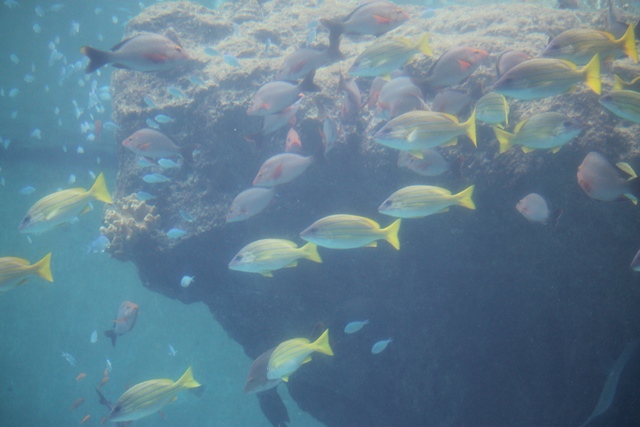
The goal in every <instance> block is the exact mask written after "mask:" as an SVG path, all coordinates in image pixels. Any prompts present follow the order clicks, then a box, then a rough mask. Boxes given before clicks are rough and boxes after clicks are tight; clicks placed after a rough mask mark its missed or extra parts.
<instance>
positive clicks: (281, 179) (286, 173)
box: [253, 153, 314, 187]
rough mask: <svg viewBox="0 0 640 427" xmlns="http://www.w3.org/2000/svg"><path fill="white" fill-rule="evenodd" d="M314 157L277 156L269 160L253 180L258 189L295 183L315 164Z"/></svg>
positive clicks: (288, 154) (290, 154) (284, 154)
mask: <svg viewBox="0 0 640 427" xmlns="http://www.w3.org/2000/svg"><path fill="white" fill-rule="evenodd" d="M313 161H314V158H313V156H309V157H304V156H301V155H299V154H294V153H283V154H276V155H275V156H273V157H270V158H269V159H267V160H266V161H265V162H264V163H263V164H262V167H261V168H260V171H258V175H256V178H255V179H254V180H253V185H255V186H256V187H275V186H276V185H281V184H286V183H288V182H291V181H293V180H294V179H296V178H297V177H299V176H300V175H302V174H303V173H304V171H306V170H307V168H308V167H309V166H311V163H313Z"/></svg>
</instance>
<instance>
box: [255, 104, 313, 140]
mask: <svg viewBox="0 0 640 427" xmlns="http://www.w3.org/2000/svg"><path fill="white" fill-rule="evenodd" d="M301 102H302V99H299V100H298V101H296V102H294V103H293V104H291V105H290V106H288V107H287V108H285V109H284V110H282V111H280V112H278V113H275V114H269V115H267V116H264V118H263V121H262V129H260V131H259V132H256V133H252V134H250V135H247V136H245V137H244V139H245V140H247V141H249V142H253V143H255V144H256V145H260V144H262V142H263V140H264V137H265V135H268V134H270V133H273V132H275V131H277V130H279V129H280V128H282V127H283V126H285V125H286V124H289V125H290V126H293V125H295V124H296V114H297V113H298V109H299V108H300V103H301Z"/></svg>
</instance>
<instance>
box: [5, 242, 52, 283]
mask: <svg viewBox="0 0 640 427" xmlns="http://www.w3.org/2000/svg"><path fill="white" fill-rule="evenodd" d="M50 263H51V252H49V253H48V254H47V255H45V256H44V258H42V259H41V260H40V261H38V262H36V263H35V264H33V265H29V261H27V260H26V259H22V258H14V257H4V258H0V292H7V291H10V290H11V289H15V288H17V287H18V286H22V285H24V284H25V283H27V281H28V280H29V276H39V277H42V278H43V279H44V280H47V281H49V282H53V277H52V276H51V266H50Z"/></svg>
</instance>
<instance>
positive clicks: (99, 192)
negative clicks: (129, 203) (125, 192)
mask: <svg viewBox="0 0 640 427" xmlns="http://www.w3.org/2000/svg"><path fill="white" fill-rule="evenodd" d="M89 193H91V195H92V196H93V197H94V198H95V199H96V200H100V201H101V202H105V203H113V199H112V198H111V194H109V190H107V182H106V181H105V179H104V174H103V173H102V172H101V173H100V175H98V177H97V178H96V182H94V183H93V186H91V189H90V190H89Z"/></svg>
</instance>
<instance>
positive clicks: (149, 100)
mask: <svg viewBox="0 0 640 427" xmlns="http://www.w3.org/2000/svg"><path fill="white" fill-rule="evenodd" d="M144 103H145V104H147V105H148V106H149V107H151V108H158V106H157V105H156V103H155V102H154V100H153V98H151V97H150V96H145V97H144Z"/></svg>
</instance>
